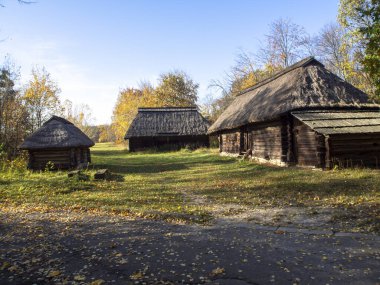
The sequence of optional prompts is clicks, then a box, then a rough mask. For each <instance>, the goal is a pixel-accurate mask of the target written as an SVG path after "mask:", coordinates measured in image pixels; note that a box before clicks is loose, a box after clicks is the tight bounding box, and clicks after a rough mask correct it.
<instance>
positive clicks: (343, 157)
mask: <svg viewBox="0 0 380 285" xmlns="http://www.w3.org/2000/svg"><path fill="white" fill-rule="evenodd" d="M329 141H330V159H331V167H334V166H335V165H337V166H340V167H374V168H380V134H379V133H374V134H347V135H330V138H329Z"/></svg>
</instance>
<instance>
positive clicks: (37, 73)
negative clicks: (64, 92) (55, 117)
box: [24, 68, 61, 131]
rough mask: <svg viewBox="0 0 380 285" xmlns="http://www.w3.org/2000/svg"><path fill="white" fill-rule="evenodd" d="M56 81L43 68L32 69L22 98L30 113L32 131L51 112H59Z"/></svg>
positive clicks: (39, 125) (58, 91) (58, 90)
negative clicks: (30, 77)
mask: <svg viewBox="0 0 380 285" xmlns="http://www.w3.org/2000/svg"><path fill="white" fill-rule="evenodd" d="M60 92H61V90H60V89H59V87H58V85H57V83H56V82H55V81H53V80H52V79H51V77H50V74H49V73H48V72H47V71H46V69H45V68H42V69H38V68H34V69H33V70H32V79H31V80H30V81H29V83H28V84H27V86H26V88H25V92H24V100H25V103H26V107H27V108H28V111H29V113H30V119H31V123H32V126H33V129H32V130H33V131H34V130H35V129H37V128H39V127H41V125H42V123H43V122H44V121H45V120H47V119H48V117H50V116H51V115H52V114H54V113H59V112H61V106H60V100H59V93H60Z"/></svg>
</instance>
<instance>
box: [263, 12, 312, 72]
mask: <svg viewBox="0 0 380 285" xmlns="http://www.w3.org/2000/svg"><path fill="white" fill-rule="evenodd" d="M265 37H266V41H265V45H264V46H263V47H262V48H261V49H260V51H259V54H258V57H259V58H260V59H261V62H262V63H263V64H264V65H266V66H267V67H266V69H267V70H269V69H270V68H274V69H275V70H276V69H278V68H279V67H280V68H285V67H288V66H289V65H291V64H293V63H295V62H296V61H297V60H299V59H300V58H302V57H304V56H305V53H306V50H307V49H305V46H306V45H307V43H308V41H307V38H308V36H307V34H306V32H305V30H304V28H303V27H301V26H299V25H296V24H294V23H292V22H291V21H290V20H289V19H279V20H276V21H274V22H273V23H272V24H271V25H270V32H269V34H268V35H266V36H265Z"/></svg>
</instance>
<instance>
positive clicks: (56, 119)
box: [43, 115, 74, 126]
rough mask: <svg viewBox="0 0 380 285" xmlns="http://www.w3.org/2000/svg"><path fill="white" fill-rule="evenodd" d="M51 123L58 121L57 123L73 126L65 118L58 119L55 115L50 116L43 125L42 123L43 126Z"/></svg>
mask: <svg viewBox="0 0 380 285" xmlns="http://www.w3.org/2000/svg"><path fill="white" fill-rule="evenodd" d="M51 121H59V122H61V123H64V124H70V125H74V124H73V123H72V122H70V121H68V120H66V119H65V118H62V117H59V116H56V115H52V116H51V118H50V119H49V120H47V121H46V122H45V123H43V126H44V125H46V124H48V123H50V122H51Z"/></svg>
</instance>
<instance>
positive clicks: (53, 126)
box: [20, 116, 94, 149]
mask: <svg viewBox="0 0 380 285" xmlns="http://www.w3.org/2000/svg"><path fill="white" fill-rule="evenodd" d="M93 145H94V142H93V141H92V140H91V139H90V138H89V137H88V136H86V135H85V134H84V133H83V132H82V131H81V130H80V129H78V128H77V127H76V126H74V125H73V124H72V123H71V122H69V121H67V120H65V119H63V118H61V117H58V116H53V117H51V118H50V119H49V120H48V121H47V122H45V123H44V124H43V125H42V127H41V128H39V129H38V130H37V131H35V132H34V133H33V134H32V135H30V136H29V137H27V138H26V139H25V141H24V142H23V143H22V144H21V146H20V149H57V148H72V147H91V146H93Z"/></svg>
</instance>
